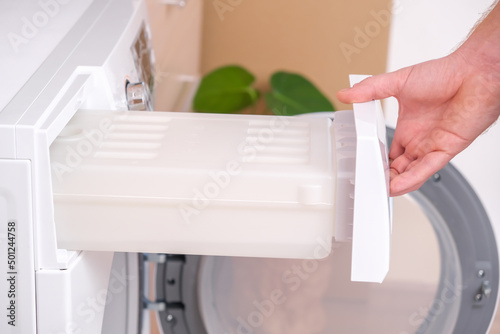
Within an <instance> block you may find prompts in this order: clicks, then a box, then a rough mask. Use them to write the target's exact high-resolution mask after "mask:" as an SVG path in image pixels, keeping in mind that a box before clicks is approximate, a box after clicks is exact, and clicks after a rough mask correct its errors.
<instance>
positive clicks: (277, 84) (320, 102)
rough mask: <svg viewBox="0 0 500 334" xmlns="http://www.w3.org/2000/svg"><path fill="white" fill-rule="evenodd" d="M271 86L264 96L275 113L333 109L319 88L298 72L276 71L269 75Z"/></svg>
mask: <svg viewBox="0 0 500 334" xmlns="http://www.w3.org/2000/svg"><path fill="white" fill-rule="evenodd" d="M271 88H272V91H271V92H269V93H266V95H265V98H266V103H267V106H268V108H269V109H270V110H271V111H272V112H273V113H274V114H276V115H285V116H293V115H298V114H305V113H311V112H317V111H335V108H334V107H333V105H332V103H331V102H330V101H329V100H328V99H327V98H326V97H325V96H324V95H323V94H322V93H321V92H320V91H319V89H318V88H316V87H315V86H314V85H313V84H312V83H311V82H310V81H309V80H307V79H306V78H304V77H303V76H301V75H300V74H296V73H289V72H276V73H274V74H273V75H272V77H271Z"/></svg>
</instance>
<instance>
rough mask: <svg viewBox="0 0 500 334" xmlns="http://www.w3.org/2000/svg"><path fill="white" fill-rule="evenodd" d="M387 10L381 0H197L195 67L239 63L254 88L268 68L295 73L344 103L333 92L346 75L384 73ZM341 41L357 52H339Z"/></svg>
mask: <svg viewBox="0 0 500 334" xmlns="http://www.w3.org/2000/svg"><path fill="white" fill-rule="evenodd" d="M216 5H218V6H216ZM381 11H383V14H385V17H384V15H382V16H380V15H377V14H374V13H380V12H381ZM389 13H390V1H388V0H354V1H352V0H351V1H348V0H312V1H300V0H272V1H271V0H216V1H212V0H210V1H205V3H204V8H203V19H204V21H203V26H202V28H203V29H202V57H201V71H202V73H204V74H205V73H207V72H209V71H211V70H213V69H214V68H216V67H218V66H222V65H227V64H240V65H243V66H245V67H246V68H248V69H249V70H250V71H251V72H253V73H254V74H255V75H256V77H257V85H256V86H257V87H258V88H260V89H262V88H267V87H268V84H267V82H268V80H269V77H270V74H271V73H272V72H274V71H276V70H288V71H292V72H299V73H301V74H303V75H305V76H306V77H308V78H309V79H311V80H312V81H313V82H314V83H315V84H316V85H318V86H319V88H320V89H321V90H322V91H323V92H324V93H325V94H326V95H327V96H328V97H330V98H331V100H332V102H334V105H335V106H336V108H337V109H345V108H348V107H349V106H345V105H342V104H340V103H339V102H338V101H337V100H336V98H335V93H336V91H338V90H339V89H341V88H344V87H346V86H347V85H348V74H350V73H356V74H377V73H382V72H385V64H386V55H387V42H388V31H389V23H388V16H389ZM377 19H378V20H377ZM355 29H359V30H357V31H358V32H356V30H355ZM366 30H367V31H368V34H367V33H366V32H365V31H366ZM359 31H363V32H362V33H361V32H359ZM370 35H371V36H370ZM363 37H366V38H364V39H363ZM355 38H357V39H355ZM342 43H344V44H343V46H344V47H346V48H350V47H352V48H351V49H350V51H352V52H358V53H353V54H351V55H350V57H345V55H344V54H343V52H342V51H341V48H340V46H341V44H342ZM348 58H350V59H348Z"/></svg>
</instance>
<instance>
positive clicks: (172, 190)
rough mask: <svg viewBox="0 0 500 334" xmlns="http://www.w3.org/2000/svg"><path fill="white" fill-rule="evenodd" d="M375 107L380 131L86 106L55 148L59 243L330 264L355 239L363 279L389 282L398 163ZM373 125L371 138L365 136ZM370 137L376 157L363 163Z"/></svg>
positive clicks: (325, 121)
mask: <svg viewBox="0 0 500 334" xmlns="http://www.w3.org/2000/svg"><path fill="white" fill-rule="evenodd" d="M373 103H374V102H373ZM365 107H366V105H365ZM355 108H356V107H355ZM365 109H366V108H365ZM366 110H367V111H366V112H367V113H368V114H367V115H368V116H370V113H371V114H372V115H371V116H373V117H371V116H370V117H371V118H370V117H369V118H368V119H369V121H368V123H366V119H365V120H363V117H361V116H360V115H358V118H359V119H360V121H359V122H358V121H356V122H355V117H354V115H355V114H356V112H352V111H339V112H337V113H336V114H335V115H336V116H335V120H334V121H332V120H331V119H330V118H329V117H327V116H325V117H283V116H255V115H220V114H200V113H170V112H154V113H153V112H140V111H135V112H134V111H100V110H80V111H78V112H77V113H76V115H75V116H74V117H73V118H72V120H71V121H70V122H69V123H68V125H67V126H66V128H65V130H64V131H63V133H61V135H60V136H59V137H58V138H57V139H56V140H55V141H54V142H53V144H52V145H51V147H50V152H51V166H52V184H53V193H54V207H55V209H54V210H55V215H54V217H55V218H54V219H55V223H56V231H57V240H58V245H59V247H61V248H65V249H73V250H95V251H97V250H98V251H126V252H154V253H177V254H201V255H228V256H253V257H280V258H322V257H326V256H327V255H328V254H329V253H330V250H331V244H332V240H333V237H334V236H337V240H339V241H351V240H353V239H354V240H353V245H354V246H353V259H354V257H356V258H357V260H356V261H354V262H353V273H355V272H356V273H357V274H356V275H353V280H375V281H381V280H382V279H383V277H384V276H385V273H386V272H387V270H388V265H389V262H388V259H389V243H390V221H389V217H388V216H387V215H384V214H380V212H382V213H383V212H384V210H385V213H388V212H389V208H388V207H387V205H386V206H385V208H384V207H378V206H379V205H380V203H382V204H383V203H384V202H385V203H386V204H387V203H388V202H387V198H388V192H387V188H386V179H385V170H384V168H386V167H384V165H383V161H384V158H383V155H384V152H381V151H380V149H379V148H380V147H381V146H380V140H379V137H378V135H377V129H378V127H377V114H375V113H374V112H372V111H371V110H370V107H369V106H368V109H366ZM370 122H371V123H370ZM355 123H356V126H354V125H355ZM358 123H359V124H358ZM367 124H368V129H369V131H368V133H367V135H368V137H366V134H365V135H363V134H362V133H357V131H356V127H358V125H363V126H364V127H366V125H367ZM361 130H362V131H364V130H363V129H361ZM360 134H361V135H362V136H361V137H360ZM370 136H372V137H373V138H372V139H373V143H372V144H373V145H371V146H372V147H374V148H375V150H371V151H369V153H366V152H364V153H362V154H364V155H366V157H367V160H365V159H364V158H363V157H362V158H361V159H360V158H359V156H358V157H356V155H359V154H360V152H359V151H357V150H356V146H357V145H359V143H363V142H364V141H366V140H368V142H369V141H370V140H371V139H370V138H371V137H370ZM366 138H368V139H366ZM360 140H361V141H360ZM362 146H363V145H362ZM369 150H370V148H369ZM386 154H387V153H386V152H385V155H386ZM385 161H387V158H386V157H385ZM367 176H368V177H367ZM357 178H360V179H363V180H364V181H363V184H361V185H358V184H357V183H356V179H357ZM373 178H374V179H373ZM358 187H362V188H361V189H364V190H362V192H363V193H364V195H363V196H362V197H363V199H362V200H359V201H356V197H360V195H362V194H361V192H360V193H359V194H356V195H355V193H354V192H355V191H357V190H356V189H358ZM363 187H364V188H363ZM374 187H378V188H380V189H375V188H374ZM374 196H376V197H378V198H373V197H374ZM367 210H368V211H367ZM357 211H360V212H361V213H359V212H358V213H356V212H357ZM363 217H364V218H363ZM356 219H357V220H358V223H357V224H358V228H357V227H356V225H355V224H354V227H353V221H356ZM363 226H365V227H363ZM356 229H357V230H358V234H359V235H360V237H359V240H360V241H358V243H356ZM334 231H335V232H334ZM366 231H369V234H368V235H367V234H366V233H365V232H366ZM387 233H389V234H387ZM379 234H380V237H379ZM356 247H357V248H356ZM355 250H356V251H355ZM356 263H362V264H363V265H362V266H361V267H358V269H355V267H356ZM363 268H368V270H365V269H363ZM374 273H376V274H374ZM373 275H375V276H376V278H374V277H375V276H373Z"/></svg>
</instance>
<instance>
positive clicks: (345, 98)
mask: <svg viewBox="0 0 500 334" xmlns="http://www.w3.org/2000/svg"><path fill="white" fill-rule="evenodd" d="M350 91H351V88H344V89H341V90H339V91H338V92H337V99H338V100H339V101H340V102H342V103H352V101H351V100H350V99H349V92H350Z"/></svg>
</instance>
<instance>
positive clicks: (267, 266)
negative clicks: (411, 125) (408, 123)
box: [156, 132, 499, 334]
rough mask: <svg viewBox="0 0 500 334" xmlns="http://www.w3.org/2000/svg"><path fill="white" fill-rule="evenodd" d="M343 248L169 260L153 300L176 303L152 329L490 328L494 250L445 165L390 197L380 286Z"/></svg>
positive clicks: (273, 332)
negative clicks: (362, 277) (360, 274)
mask: <svg viewBox="0 0 500 334" xmlns="http://www.w3.org/2000/svg"><path fill="white" fill-rule="evenodd" d="M391 134H392V133H391V132H390V133H389V135H391ZM350 249H351V245H350V244H349V243H344V244H343V243H335V244H334V248H333V252H332V254H331V255H330V256H329V257H328V258H326V259H324V260H314V259H313V260H290V259H262V258H237V257H200V256H185V257H180V258H179V257H176V258H174V257H172V261H170V262H169V260H168V258H167V261H166V262H165V263H164V264H161V265H159V266H158V268H157V271H156V283H157V284H156V298H157V300H166V301H168V300H169V299H170V298H171V297H175V298H174V299H179V303H176V304H175V303H173V304H172V306H173V307H172V308H171V309H169V307H168V304H169V303H168V302H167V308H166V309H164V310H162V311H160V312H158V313H157V319H158V324H159V326H160V327H161V331H162V332H163V333H176V334H188V333H190V334H205V333H207V334H226V333H227V334H240V333H244V334H250V333H251V334H261V333H262V334H263V333H266V334H278V333H279V334H282V333H287V334H293V333H329V334H330V333H371V334H373V333H384V334H385V333H397V334H410V333H436V334H437V333H439V334H441V333H458V334H470V333H486V332H487V330H488V328H489V326H490V323H491V321H492V318H493V314H494V311H495V305H496V300H497V294H498V280H499V266H498V253H497V245H496V241H495V238H494V235H493V230H492V227H491V224H490V221H489V219H488V217H487V214H486V212H485V210H484V208H483V206H482V205H481V202H480V201H479V199H478V197H477V196H476V194H475V193H474V191H473V190H472V188H471V187H470V186H469V184H468V183H467V182H466V180H465V179H464V178H463V177H462V176H461V175H460V173H459V172H458V171H457V170H456V169H455V168H454V167H453V166H452V165H450V164H449V165H447V166H446V167H445V168H443V169H442V170H441V171H439V173H437V174H436V175H434V176H433V177H432V178H430V179H429V180H428V181H427V182H426V183H425V184H424V186H422V187H421V189H419V190H418V191H416V192H413V193H411V194H409V195H407V196H404V197H400V198H395V199H394V224H393V242H392V250H391V254H392V255H391V257H392V258H391V270H390V272H389V275H388V276H387V278H386V280H385V281H384V282H383V283H382V284H376V283H355V282H351V281H350V277H349V273H350V255H351V251H350ZM173 278H175V279H173ZM176 282H177V283H176ZM174 287H175V289H176V290H175V291H178V292H173V291H174V290H173V289H174ZM169 291H171V292H169Z"/></svg>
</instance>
